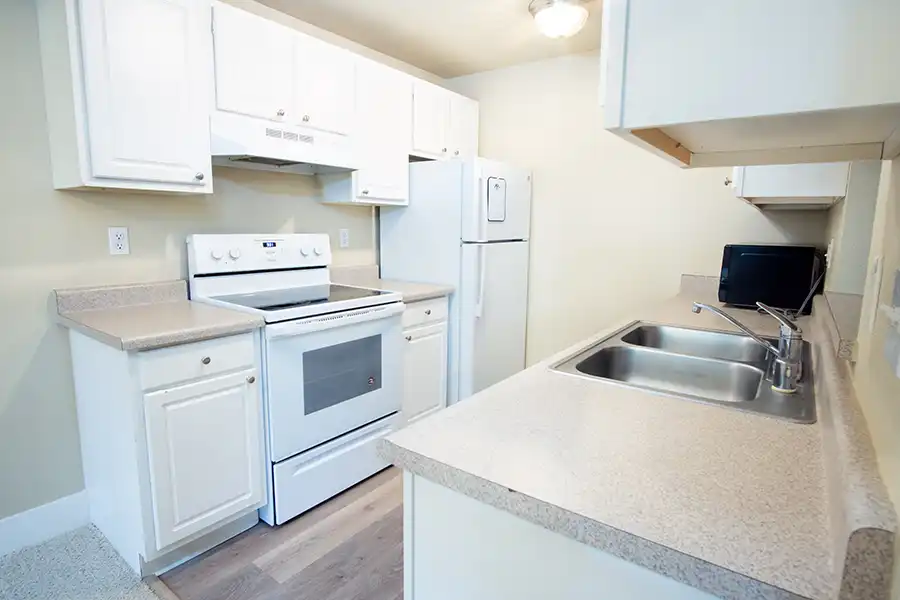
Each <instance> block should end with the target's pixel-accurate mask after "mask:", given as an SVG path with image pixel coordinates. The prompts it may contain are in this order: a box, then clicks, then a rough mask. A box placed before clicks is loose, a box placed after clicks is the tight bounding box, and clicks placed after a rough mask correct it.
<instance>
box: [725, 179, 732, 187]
mask: <svg viewBox="0 0 900 600" xmlns="http://www.w3.org/2000/svg"><path fill="white" fill-rule="evenodd" d="M732 183H734V182H733V181H731V177H726V178H725V187H728V186H729V185H731V184H732Z"/></svg>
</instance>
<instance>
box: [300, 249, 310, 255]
mask: <svg viewBox="0 0 900 600" xmlns="http://www.w3.org/2000/svg"><path fill="white" fill-rule="evenodd" d="M300 254H302V255H303V256H309V248H300Z"/></svg>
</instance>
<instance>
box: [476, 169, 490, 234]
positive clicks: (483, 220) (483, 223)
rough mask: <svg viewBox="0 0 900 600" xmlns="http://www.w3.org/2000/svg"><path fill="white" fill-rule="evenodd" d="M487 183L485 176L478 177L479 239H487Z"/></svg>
mask: <svg viewBox="0 0 900 600" xmlns="http://www.w3.org/2000/svg"><path fill="white" fill-rule="evenodd" d="M487 201H488V199H487V184H486V183H485V181H484V177H479V178H478V239H479V240H486V239H487V219H488V216H487Z"/></svg>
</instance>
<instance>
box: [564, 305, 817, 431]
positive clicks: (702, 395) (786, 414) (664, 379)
mask: <svg viewBox="0 0 900 600" xmlns="http://www.w3.org/2000/svg"><path fill="white" fill-rule="evenodd" d="M764 339H766V340H768V341H770V342H772V344H774V345H775V346H777V345H778V340H777V339H772V338H764ZM773 360H774V356H772V355H771V353H770V352H768V351H767V350H766V349H765V348H764V347H763V346H761V345H759V344H757V343H756V342H754V341H753V340H752V339H750V338H749V337H748V336H746V335H742V334H738V333H729V332H724V331H711V330H706V329H691V328H688V327H675V326H672V325H659V324H655V323H647V322H643V321H636V322H634V323H632V324H630V325H628V326H626V327H625V328H623V329H620V330H618V331H616V332H615V333H614V334H612V335H610V336H609V337H607V338H604V339H603V340H601V341H600V342H597V343H596V344H593V345H591V346H589V347H588V348H586V349H584V350H581V351H579V352H578V353H577V354H575V355H573V356H570V357H569V358H566V359H565V360H563V361H561V362H559V363H556V364H555V365H553V366H552V367H551V368H552V369H553V370H554V371H559V372H561V373H568V374H570V375H576V376H579V377H586V378H588V379H600V380H604V381H607V382H609V383H613V384H617V385H622V386H626V387H632V388H638V389H642V390H646V391H649V392H655V393H658V394H663V395H666V396H672V397H675V398H681V399H685V400H692V401H695V402H703V403H706V404H715V405H719V406H726V407H729V408H734V409H738V410H744V411H749V412H755V413H762V414H766V415H769V416H772V417H776V418H781V419H786V420H789V421H793V422H795V423H815V422H816V400H815V390H814V386H813V383H812V382H813V373H812V353H811V350H810V346H809V342H803V362H802V376H801V379H800V385H799V389H798V391H797V392H796V393H793V394H785V393H783V392H776V391H775V390H773V389H772V385H771V383H770V382H769V381H768V380H767V378H766V377H767V374H768V373H769V371H770V369H771V368H772V361H773Z"/></svg>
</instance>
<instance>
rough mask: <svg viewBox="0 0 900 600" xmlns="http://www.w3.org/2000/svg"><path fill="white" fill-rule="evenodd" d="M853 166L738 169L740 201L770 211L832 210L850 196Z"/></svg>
mask: <svg viewBox="0 0 900 600" xmlns="http://www.w3.org/2000/svg"><path fill="white" fill-rule="evenodd" d="M849 177H850V163H847V162H841V163H811V164H798V165H762V166H752V167H736V168H735V169H734V191H735V195H736V196H737V197H739V198H744V199H745V200H747V201H749V202H750V203H752V204H755V205H757V206H761V207H769V208H822V209H827V208H829V207H831V205H833V204H834V203H835V202H837V201H838V200H839V199H841V198H843V197H844V196H846V194H847V183H848V180H849Z"/></svg>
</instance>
